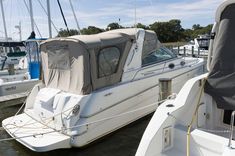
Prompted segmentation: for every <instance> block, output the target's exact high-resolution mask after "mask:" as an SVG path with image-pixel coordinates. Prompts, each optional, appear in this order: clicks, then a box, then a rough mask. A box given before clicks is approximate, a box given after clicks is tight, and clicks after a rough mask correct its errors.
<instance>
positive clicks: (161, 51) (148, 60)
mask: <svg viewBox="0 0 235 156" xmlns="http://www.w3.org/2000/svg"><path fill="white" fill-rule="evenodd" d="M175 57H177V55H176V54H175V53H173V52H171V51H170V50H169V49H167V48H166V47H164V46H161V47H160V48H158V49H156V50H154V51H153V52H152V53H149V54H148V55H146V56H144V57H143V58H142V66H148V65H152V64H155V63H159V62H162V61H166V60H169V59H172V58H175Z"/></svg>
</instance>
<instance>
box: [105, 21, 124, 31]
mask: <svg viewBox="0 0 235 156" xmlns="http://www.w3.org/2000/svg"><path fill="white" fill-rule="evenodd" d="M120 28H123V26H121V25H119V24H118V23H115V22H113V23H110V24H108V26H107V28H106V30H107V31H108V30H114V29H120Z"/></svg>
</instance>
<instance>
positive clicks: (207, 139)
mask: <svg viewBox="0 0 235 156" xmlns="http://www.w3.org/2000/svg"><path fill="white" fill-rule="evenodd" d="M206 76H207V74H204V75H201V76H198V77H196V78H193V79H191V80H189V81H188V82H187V83H186V84H185V85H184V87H183V88H182V89H181V91H180V93H179V94H178V96H177V97H176V99H174V100H167V101H166V102H164V103H163V104H162V105H161V106H160V107H159V108H158V109H157V111H156V112H155V113H154V115H153V117H152V119H151V121H150V123H149V125H148V126H147V128H146V130H145V132H144V135H143V137H142V139H141V142H140V144H139V147H138V150H137V152H136V156H182V155H187V147H189V150H188V153H189V155H190V156H210V155H211V156H233V155H235V141H234V140H232V141H231V145H232V146H231V147H228V142H229V137H228V136H229V134H230V131H229V130H228V128H229V125H226V124H225V123H224V122H223V117H224V116H223V110H221V109H218V108H217V106H216V104H215V103H214V102H213V99H212V98H211V97H210V96H209V95H207V94H202V98H201V99H200V101H199V105H198V99H199V98H198V97H199V93H200V90H201V85H202V80H203V79H204V78H205V77H206ZM197 105H198V106H197ZM196 107H198V109H197V115H196V116H195V120H194V121H195V122H194V123H193V124H192V128H191V130H190V134H189V136H190V137H189V141H188V142H187V135H188V126H189V125H190V123H191V121H192V118H193V114H194V112H195V110H196ZM233 133H234V132H233Z"/></svg>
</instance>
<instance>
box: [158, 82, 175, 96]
mask: <svg viewBox="0 0 235 156" xmlns="http://www.w3.org/2000/svg"><path fill="white" fill-rule="evenodd" d="M171 93H172V80H171V79H170V78H160V79H159V98H158V101H162V100H165V99H166V98H167V97H168V96H169V95H171Z"/></svg>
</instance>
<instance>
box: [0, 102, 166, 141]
mask: <svg viewBox="0 0 235 156" xmlns="http://www.w3.org/2000/svg"><path fill="white" fill-rule="evenodd" d="M166 100H167V99H165V100H162V101H158V102H156V103H153V104H150V105H147V106H144V107H140V108H137V109H134V110H132V111H128V112H124V113H121V114H118V115H114V116H111V117H107V118H103V119H100V120H96V121H91V122H88V123H84V124H80V125H76V126H71V127H67V128H63V129H61V130H57V129H55V128H52V127H50V126H48V125H47V124H45V123H43V121H45V120H48V119H50V118H54V117H55V116H57V115H60V114H63V113H64V112H65V111H64V112H61V113H58V114H56V115H54V116H53V117H50V118H47V119H44V120H42V122H41V121H38V120H37V119H35V118H33V117H32V116H30V115H29V114H27V113H26V115H28V116H29V117H30V118H32V119H33V120H35V122H32V123H30V124H24V125H23V126H25V125H32V124H33V123H37V122H39V123H40V124H42V125H43V126H46V127H47V128H49V129H52V131H49V132H44V133H37V134H32V135H27V136H22V137H12V138H5V139H0V142H2V141H9V140H15V139H21V138H27V137H32V136H33V137H35V136H38V135H44V134H49V133H53V132H63V131H64V130H69V129H73V128H78V127H83V126H88V125H91V124H96V123H100V122H103V121H106V120H111V119H115V118H118V117H122V116H125V115H129V114H132V113H135V112H138V111H141V110H144V109H147V108H149V107H152V106H155V105H156V106H158V105H159V104H160V103H163V102H164V101H166ZM70 109H71V108H70ZM66 111H68V110H66ZM18 112H19V111H18ZM7 125H14V126H15V127H17V128H22V127H23V126H19V127H18V126H16V125H15V124H7ZM15 127H14V128H15ZM24 128H32V129H33V128H36V129H38V127H24Z"/></svg>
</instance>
